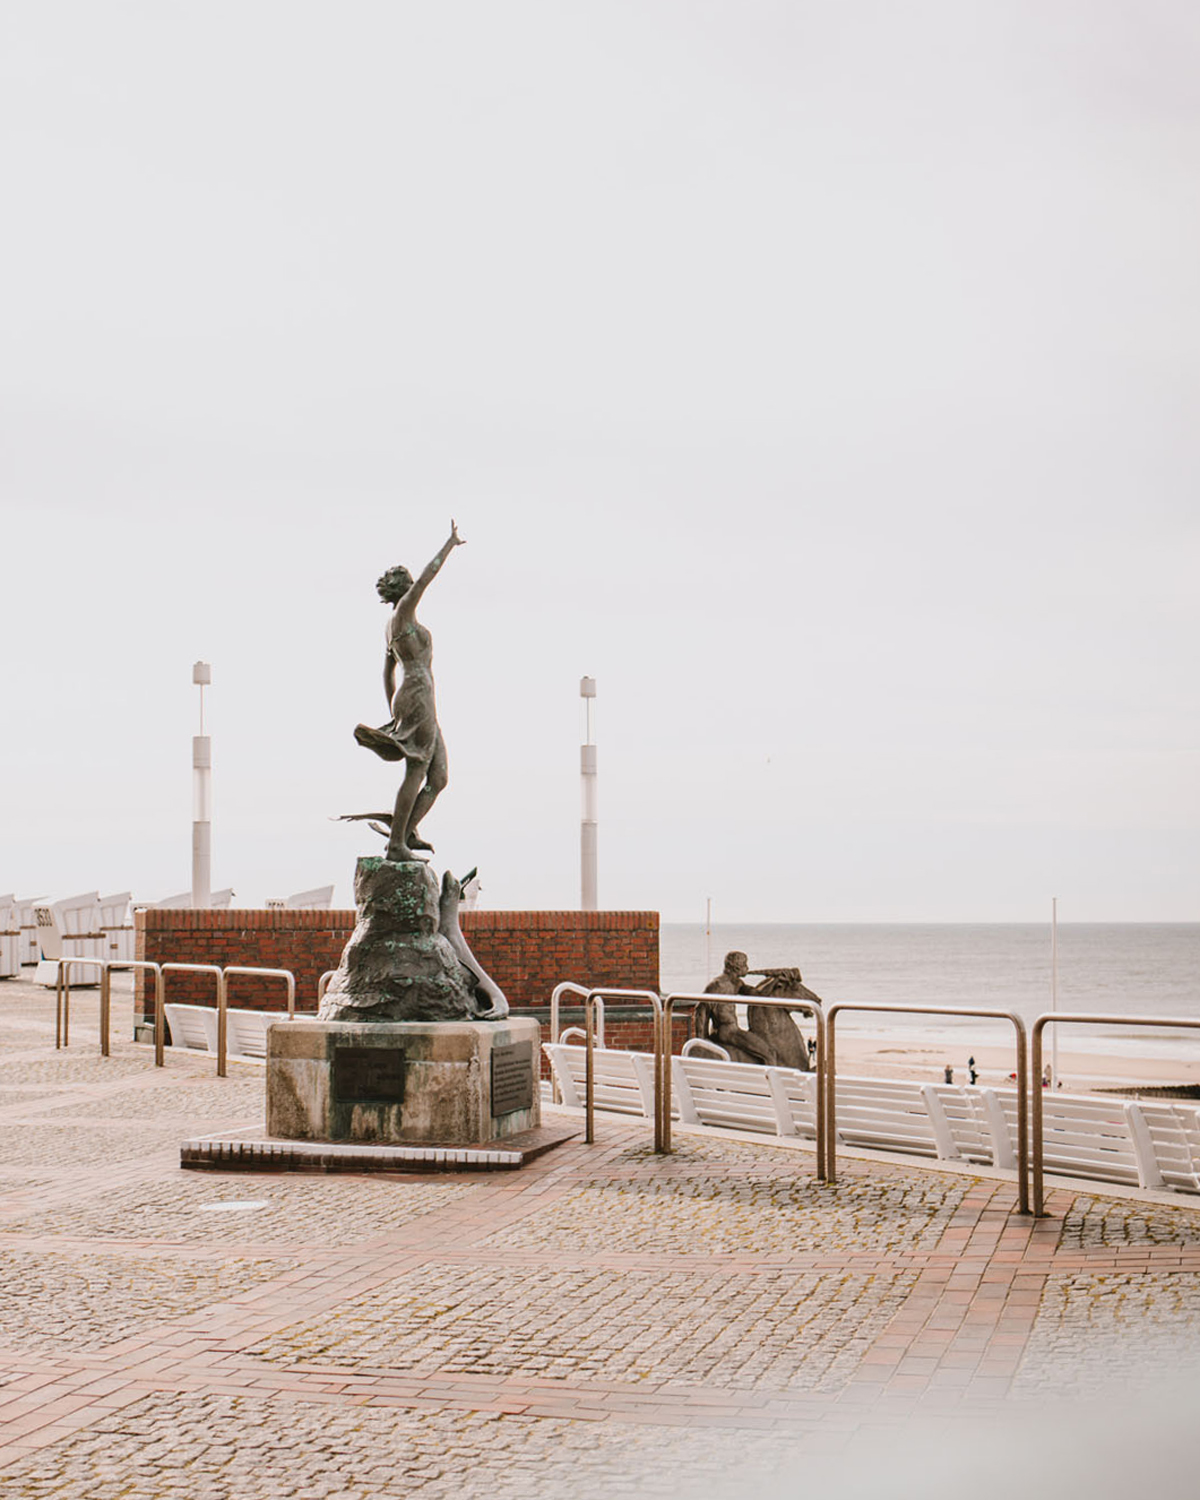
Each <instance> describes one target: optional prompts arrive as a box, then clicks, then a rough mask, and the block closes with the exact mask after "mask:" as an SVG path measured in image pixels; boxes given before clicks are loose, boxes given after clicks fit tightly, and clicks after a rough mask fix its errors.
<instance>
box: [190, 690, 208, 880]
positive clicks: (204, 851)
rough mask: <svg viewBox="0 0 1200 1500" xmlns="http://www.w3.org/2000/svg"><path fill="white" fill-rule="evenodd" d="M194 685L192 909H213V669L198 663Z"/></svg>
mask: <svg viewBox="0 0 1200 1500" xmlns="http://www.w3.org/2000/svg"><path fill="white" fill-rule="evenodd" d="M192 681H193V682H194V683H195V684H196V686H197V687H198V688H199V689H200V733H199V734H196V735H193V736H192V792H193V802H192V906H193V907H198V906H211V905H212V737H211V735H207V734H205V732H204V689H205V688H206V687H208V686H209V684H210V683H211V682H212V667H211V666H209V664H208V662H206V661H198V662H197V663H196V664H195V666H193V668H192Z"/></svg>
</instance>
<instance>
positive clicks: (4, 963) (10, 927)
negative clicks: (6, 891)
mask: <svg viewBox="0 0 1200 1500" xmlns="http://www.w3.org/2000/svg"><path fill="white" fill-rule="evenodd" d="M20 972H21V927H20V922H19V919H18V917H17V901H16V897H15V896H0V979H12V978H15V976H16V975H18V974H20Z"/></svg>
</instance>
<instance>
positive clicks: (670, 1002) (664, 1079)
mask: <svg viewBox="0 0 1200 1500" xmlns="http://www.w3.org/2000/svg"><path fill="white" fill-rule="evenodd" d="M676 1000H682V1001H683V1002H684V1003H685V1004H689V1005H712V1004H714V1003H715V1004H722V1003H729V1004H732V1005H765V1006H769V1007H771V1008H774V1009H778V1010H790V1011H801V1012H803V1013H804V1014H805V1015H809V1016H812V1018H813V1020H814V1022H815V1023H816V1032H817V1056H816V1068H815V1069H814V1071H815V1073H816V1078H817V1099H816V1107H815V1108H814V1110H813V1135H814V1137H815V1139H814V1141H813V1148H814V1152H815V1155H816V1159H817V1180H818V1181H819V1182H823V1181H824V1180H825V1157H826V1149H825V1142H826V1129H825V1097H824V1096H825V1084H826V1046H827V1043H826V1031H827V1029H828V1028H827V1022H826V1018H825V1009H824V1007H823V1006H822V1004H821V1003H820V1001H818V1000H799V999H793V998H792V997H791V996H789V995H714V994H712V993H711V992H710V991H708V990H705V991H703V992H699V991H686V992H685V991H679V992H677V993H674V994H670V995H668V996H667V997H666V999H665V1000H664V1001H663V1018H662V1065H661V1068H656V1069H655V1087H656V1089H657V1088H658V1085H659V1080H660V1077H661V1086H662V1102H661V1105H660V1107H659V1108H657V1109H656V1110H655V1142H654V1149H655V1150H656V1151H658V1152H660V1153H661V1154H662V1155H664V1156H669V1155H670V1154H671V1082H672V1080H671V1044H672V1040H673V1038H672V1035H671V1030H672V1028H671V1022H672V1016H673V1012H674V1008H675V1002H676Z"/></svg>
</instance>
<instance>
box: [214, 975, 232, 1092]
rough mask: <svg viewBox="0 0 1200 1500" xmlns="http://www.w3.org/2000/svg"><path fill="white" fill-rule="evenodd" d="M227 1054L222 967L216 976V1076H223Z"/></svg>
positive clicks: (226, 1003) (226, 989) (226, 1001)
mask: <svg viewBox="0 0 1200 1500" xmlns="http://www.w3.org/2000/svg"><path fill="white" fill-rule="evenodd" d="M228 1055H229V986H228V984H227V983H226V980H225V971H224V970H223V969H222V970H221V972H220V974H219V975H218V976H217V1077H218V1078H224V1077H225V1063H226V1059H227V1057H228Z"/></svg>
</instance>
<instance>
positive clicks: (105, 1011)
mask: <svg viewBox="0 0 1200 1500" xmlns="http://www.w3.org/2000/svg"><path fill="white" fill-rule="evenodd" d="M111 1019H112V969H111V968H110V967H109V965H108V964H105V965H104V967H103V969H101V971H100V1056H101V1057H107V1056H108V1055H109V1037H108V1028H109V1022H110V1020H111Z"/></svg>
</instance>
